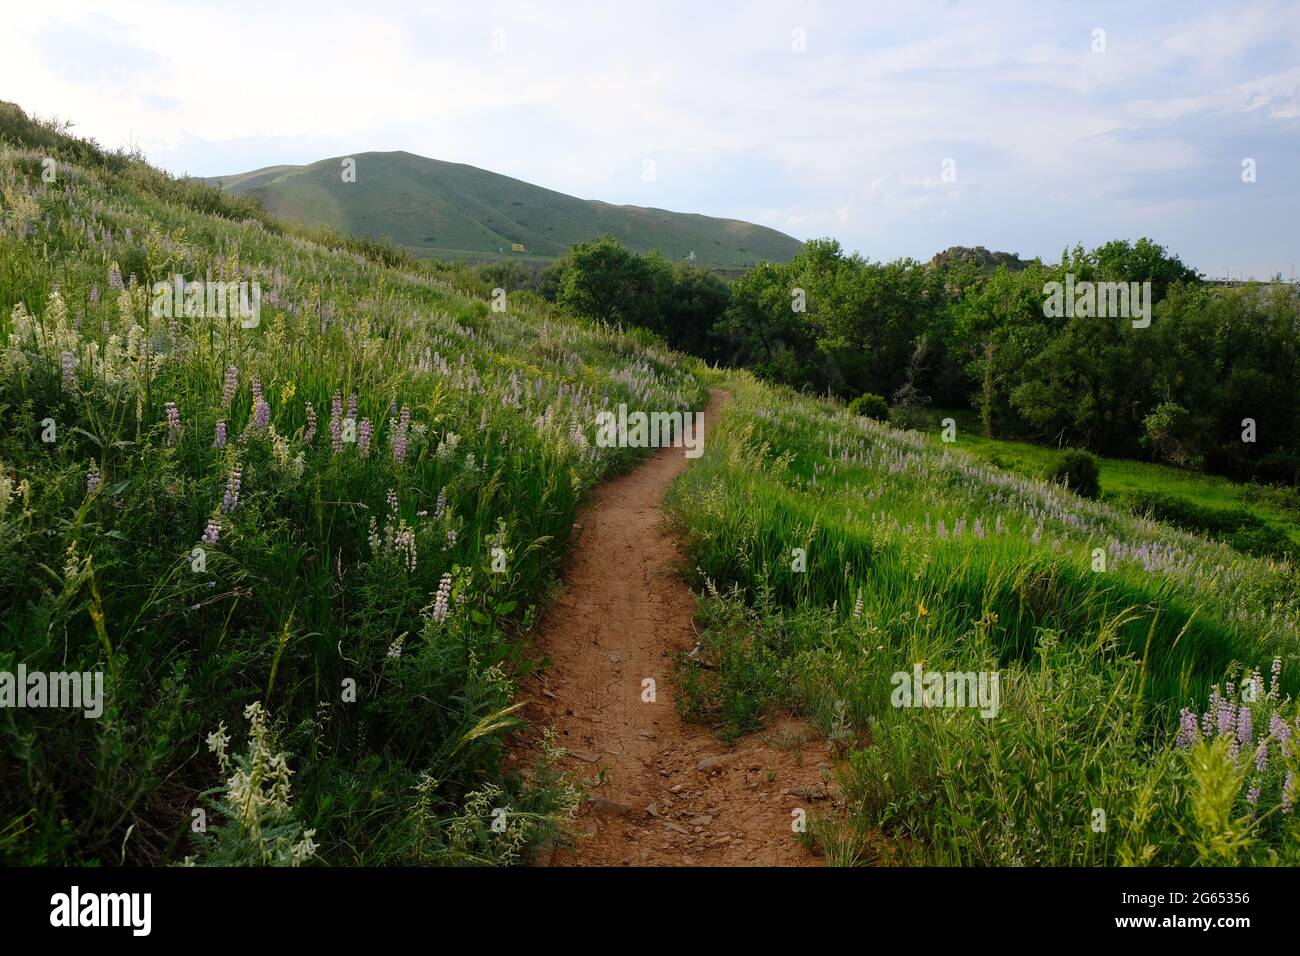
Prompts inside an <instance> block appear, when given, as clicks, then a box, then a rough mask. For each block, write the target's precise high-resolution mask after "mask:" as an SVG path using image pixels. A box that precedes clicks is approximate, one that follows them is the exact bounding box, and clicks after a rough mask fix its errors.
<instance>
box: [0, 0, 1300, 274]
mask: <svg viewBox="0 0 1300 956" xmlns="http://www.w3.org/2000/svg"><path fill="white" fill-rule="evenodd" d="M4 21H5V27H6V28H5V30H4V32H3V33H2V34H0V99H7V100H11V101H14V102H16V103H18V104H19V105H20V106H22V107H23V108H24V109H25V110H27V111H28V112H29V113H34V114H36V115H39V116H42V117H59V118H62V119H67V120H71V121H72V122H73V123H74V124H75V125H74V131H75V132H77V133H79V134H80V135H83V136H90V137H93V138H94V139H96V140H97V141H98V142H99V143H101V144H102V145H104V146H107V147H114V148H116V147H130V148H138V149H139V150H141V151H143V152H144V154H145V155H147V156H148V157H149V159H150V160H151V161H152V162H153V163H155V164H156V165H159V166H161V167H162V168H164V169H167V170H169V171H171V172H173V173H177V174H181V173H188V174H191V175H204V176H209V175H220V174H226V173H235V172H243V171H246V170H249V169H254V168H257V167H261V166H269V165H277V164H281V163H294V164H297V163H309V162H314V161H316V160H319V159H324V158H328V157H335V156H348V155H351V154H354V153H359V152H365V151H369V150H388V149H403V150H408V151H410V152H413V153H419V154H421V155H424V156H431V157H434V158H437V159H442V160H448V161H451V162H461V163H469V164H472V165H474V166H480V167H482V168H485V169H490V170H493V171H494V172H499V173H504V174H506V175H509V176H514V177H516V178H519V179H523V180H526V181H528V182H531V183H535V184H537V185H540V186H545V187H548V188H550V189H556V190H559V191H561V192H565V193H570V194H572V195H576V196H581V197H583V198H586V199H602V200H605V201H607V202H614V203H633V204H637V205H643V206H657V207H661V208H665V209H672V210H677V211H683V212H700V213H705V214H708V215H714V216H727V217H732V218H738V219H746V220H750V221H753V222H759V223H762V224H764V225H767V226H771V227H773V228H775V229H779V230H781V231H783V232H787V233H789V234H791V235H793V236H795V237H796V238H799V239H810V238H817V237H822V236H831V237H834V238H836V239H838V240H839V241H840V242H841V243H842V244H843V246H844V247H845V248H846V249H848V250H851V251H857V252H860V253H861V254H862V255H864V256H866V257H868V258H871V259H876V260H891V259H896V258H900V257H911V258H915V259H920V260H925V259H929V258H930V257H931V256H932V255H933V254H934V253H936V252H938V251H939V250H941V249H945V248H947V247H949V246H953V245H966V246H976V245H982V246H985V247H987V248H989V249H994V250H1005V251H1009V252H1016V253H1019V254H1021V255H1023V256H1026V257H1029V256H1041V257H1043V258H1044V259H1047V260H1055V259H1057V258H1058V257H1059V256H1060V254H1061V252H1062V250H1064V249H1065V248H1066V247H1069V246H1073V245H1074V244H1076V243H1082V244H1084V245H1085V246H1095V245H1099V244H1101V243H1103V242H1106V241H1109V240H1111V239H1117V238H1126V239H1137V238H1139V237H1141V236H1149V237H1150V238H1152V239H1154V240H1156V241H1157V242H1159V243H1161V244H1162V245H1165V246H1166V247H1168V248H1169V249H1170V251H1172V252H1174V253H1176V254H1177V255H1179V256H1180V257H1181V258H1182V259H1183V261H1184V262H1186V263H1188V264H1189V265H1191V266H1194V267H1195V268H1197V269H1200V270H1201V271H1202V272H1204V273H1205V274H1206V275H1208V276H1215V277H1222V276H1225V275H1228V276H1232V277H1252V276H1253V277H1256V278H1261V279H1263V278H1267V277H1269V276H1272V275H1274V274H1276V273H1281V274H1282V275H1283V277H1285V278H1290V277H1292V276H1293V275H1295V274H1296V270H1297V267H1300V228H1298V227H1297V223H1300V0H1295V2H1272V0H1261V2H1250V0H1247V2H1238V3H1223V2H1219V3H1200V2H1194V0H1182V2H1176V3H1164V2H1156V3H1134V2H1131V0H1129V2H1125V3H1074V2H1071V3H1066V2H1057V0H1037V2H1032V3H1013V2H1005V3H974V2H972V3H958V2H951V3H928V2H914V0H906V2H892V3H883V4H876V3H865V2H860V0H836V2H784V3H778V2H764V0H755V2H748V3H740V2H726V0H691V2H664V3H656V2H650V0H635V2H632V0H601V2H595V3H580V2H568V0H547V2H545V3H541V2H537V0H530V2H517V0H507V2H493V0H474V2H466V3H440V2H428V0H426V2H416V3H390V2H385V0H366V2H349V3H335V2H330V0H314V2H310V3H303V4H296V3H269V2H265V0H263V2H259V3H246V2H242V0H228V2H222V3H211V4H209V3H196V2H186V0H158V2H153V0H115V2H113V3H112V4H102V3H101V4H96V3H84V2H80V0H60V2H59V3H58V4H51V3H31V4H22V5H19V4H17V3H14V2H12V0H7V2H6V3H5V10H4ZM1252 171H1253V174H1252ZM1247 180H1253V181H1247Z"/></svg>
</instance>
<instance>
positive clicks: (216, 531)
mask: <svg viewBox="0 0 1300 956" xmlns="http://www.w3.org/2000/svg"><path fill="white" fill-rule="evenodd" d="M220 540H221V525H219V524H217V519H216V518H209V519H208V526H207V527H206V528H204V529H203V538H202V543H203V544H207V545H213V544H216V543H217V542H218V541H220Z"/></svg>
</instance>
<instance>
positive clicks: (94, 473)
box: [86, 461, 103, 495]
mask: <svg viewBox="0 0 1300 956" xmlns="http://www.w3.org/2000/svg"><path fill="white" fill-rule="evenodd" d="M102 482H103V477H102V476H101V475H100V474H99V462H96V461H92V462H91V463H90V468H89V469H88V470H87V471H86V494H88V495H91V494H94V493H95V489H96V488H98V487H99V486H100V484H101V483H102Z"/></svg>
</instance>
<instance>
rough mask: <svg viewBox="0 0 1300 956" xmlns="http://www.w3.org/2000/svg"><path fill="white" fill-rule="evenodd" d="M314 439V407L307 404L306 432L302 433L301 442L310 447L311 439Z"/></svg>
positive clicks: (309, 403)
mask: <svg viewBox="0 0 1300 956" xmlns="http://www.w3.org/2000/svg"><path fill="white" fill-rule="evenodd" d="M315 437H316V406H315V405H313V404H312V403H311V402H308V403H307V430H306V431H304V432H303V433H302V440H303V441H304V442H305V443H306V444H308V445H310V444H311V442H312V439H313V438H315Z"/></svg>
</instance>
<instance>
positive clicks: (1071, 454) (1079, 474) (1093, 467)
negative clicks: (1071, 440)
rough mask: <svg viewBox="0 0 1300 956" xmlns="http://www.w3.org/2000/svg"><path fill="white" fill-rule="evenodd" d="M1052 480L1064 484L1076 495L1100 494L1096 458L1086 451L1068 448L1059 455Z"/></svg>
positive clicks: (1093, 496)
mask: <svg viewBox="0 0 1300 956" xmlns="http://www.w3.org/2000/svg"><path fill="white" fill-rule="evenodd" d="M1051 477H1052V481H1054V482H1056V483H1057V484H1058V485H1065V486H1066V487H1068V488H1069V489H1070V490H1071V491H1073V492H1074V493H1075V494H1077V495H1082V496H1083V497H1085V498H1096V497H1097V496H1098V495H1100V494H1101V480H1100V469H1099V468H1098V467H1097V459H1096V458H1094V457H1093V456H1092V455H1090V454H1088V453H1087V452H1086V451H1078V450H1077V449H1070V450H1069V451H1067V452H1066V453H1065V454H1064V455H1062V456H1061V460H1060V462H1059V463H1058V464H1057V466H1056V471H1054V472H1052V476H1051Z"/></svg>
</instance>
